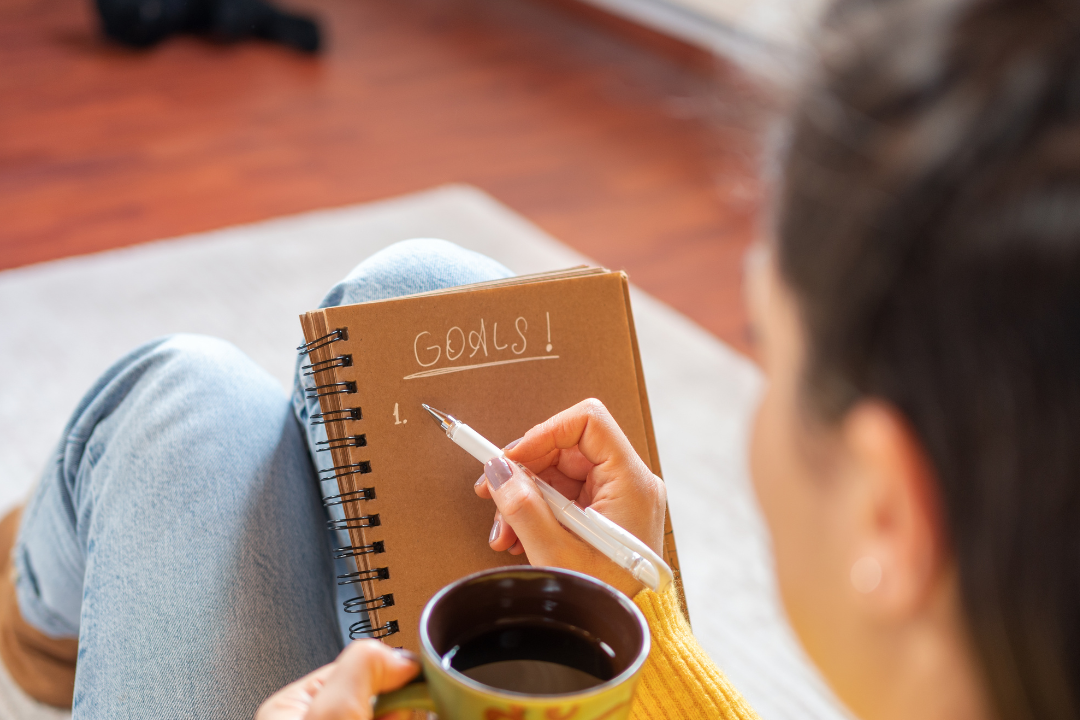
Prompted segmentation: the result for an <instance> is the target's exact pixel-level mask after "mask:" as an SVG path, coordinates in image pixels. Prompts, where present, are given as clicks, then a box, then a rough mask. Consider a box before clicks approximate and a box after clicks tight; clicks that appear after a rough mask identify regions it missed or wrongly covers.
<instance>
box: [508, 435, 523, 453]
mask: <svg viewBox="0 0 1080 720" xmlns="http://www.w3.org/2000/svg"><path fill="white" fill-rule="evenodd" d="M524 439H525V438H518V439H517V440H515V441H513V442H512V443H510V444H509V445H507V446H506V447H504V448H503V450H513V449H514V448H516V447H517V446H518V443H520V442H521V441H522V440H524Z"/></svg>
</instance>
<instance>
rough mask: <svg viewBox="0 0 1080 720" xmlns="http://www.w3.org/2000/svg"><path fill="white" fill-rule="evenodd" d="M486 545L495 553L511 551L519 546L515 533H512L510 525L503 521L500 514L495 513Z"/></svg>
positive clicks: (512, 529)
mask: <svg viewBox="0 0 1080 720" xmlns="http://www.w3.org/2000/svg"><path fill="white" fill-rule="evenodd" d="M488 545H490V546H491V549H492V550H494V551H495V552H502V551H503V550H511V551H512V549H513V547H514V546H515V545H519V546H520V543H518V537H517V533H515V532H514V528H512V527H510V523H508V522H506V521H504V520H503V517H502V513H500V512H497V513H495V521H494V522H493V523H492V524H491V533H490V534H489V535H488ZM512 554H516V553H512Z"/></svg>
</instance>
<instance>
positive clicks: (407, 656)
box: [393, 648, 420, 665]
mask: <svg viewBox="0 0 1080 720" xmlns="http://www.w3.org/2000/svg"><path fill="white" fill-rule="evenodd" d="M393 650H394V654H396V655H398V656H399V657H401V658H402V659H404V660H408V661H409V662H414V663H416V664H418V665H419V664H420V656H419V655H417V654H416V653H414V652H413V651H412V650H406V649H405V648H394V649H393Z"/></svg>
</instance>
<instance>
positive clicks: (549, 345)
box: [544, 312, 551, 352]
mask: <svg viewBox="0 0 1080 720" xmlns="http://www.w3.org/2000/svg"><path fill="white" fill-rule="evenodd" d="M544 315H545V316H546V317H547V326H548V344H547V351H548V352H551V313H549V312H545V313H544Z"/></svg>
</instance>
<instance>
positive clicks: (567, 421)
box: [506, 399, 644, 479]
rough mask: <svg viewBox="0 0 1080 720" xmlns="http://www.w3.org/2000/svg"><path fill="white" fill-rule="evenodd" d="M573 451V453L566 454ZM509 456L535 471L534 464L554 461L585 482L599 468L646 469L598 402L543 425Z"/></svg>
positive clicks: (565, 412)
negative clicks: (606, 466) (588, 474)
mask: <svg viewBox="0 0 1080 720" xmlns="http://www.w3.org/2000/svg"><path fill="white" fill-rule="evenodd" d="M572 448H574V450H573V451H571V452H569V453H566V452H564V451H570V450H571V449H572ZM555 452H559V457H558V459H557V460H554V458H553V455H554V453H555ZM506 454H507V457H509V458H511V459H513V460H517V461H520V462H522V463H524V464H526V465H528V466H529V468H530V469H531V470H533V471H534V472H536V468H534V467H533V463H534V462H536V461H538V460H541V459H549V458H550V459H552V460H553V461H554V462H557V463H558V467H559V469H560V470H561V471H562V472H563V473H564V474H565V475H567V476H568V477H575V478H577V479H584V477H585V474H587V473H588V472H590V471H591V469H592V468H593V467H594V466H597V465H600V466H603V465H608V466H627V467H632V468H633V469H634V470H638V469H639V468H638V466H641V467H644V463H643V462H642V461H641V458H639V457H638V455H637V453H636V452H634V448H633V447H632V446H631V445H630V441H629V440H628V439H627V438H626V436H625V435H624V434H623V432H622V430H621V429H619V426H618V424H617V423H616V422H615V418H613V417H612V416H611V413H610V412H608V409H607V408H606V407H604V405H603V403H601V402H600V401H599V400H595V399H589V400H583V401H581V402H579V403H578V404H577V405H574V406H573V407H572V408H569V409H567V410H563V411H562V412H561V413H559V414H558V415H555V416H553V417H552V418H550V419H548V420H546V421H544V422H542V423H540V424H539V425H537V426H536V427H534V428H533V429H532V430H530V431H529V432H527V433H525V436H524V437H523V438H522V439H521V442H519V443H518V444H517V445H515V446H514V447H513V448H510V449H509V450H507V453H506ZM564 455H565V457H563V456H564Z"/></svg>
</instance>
